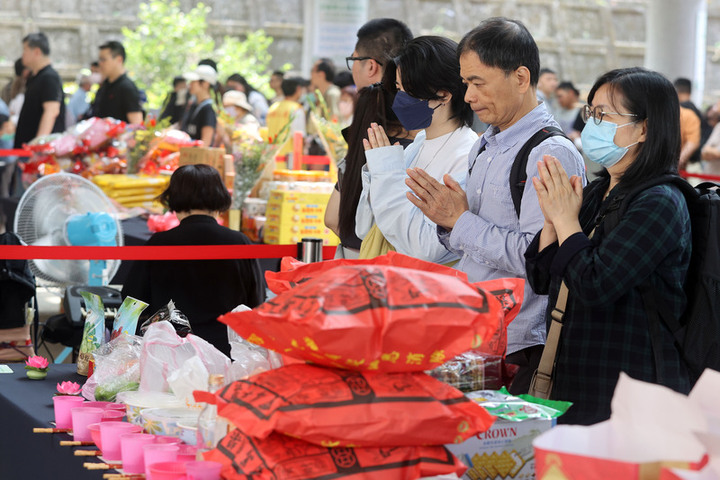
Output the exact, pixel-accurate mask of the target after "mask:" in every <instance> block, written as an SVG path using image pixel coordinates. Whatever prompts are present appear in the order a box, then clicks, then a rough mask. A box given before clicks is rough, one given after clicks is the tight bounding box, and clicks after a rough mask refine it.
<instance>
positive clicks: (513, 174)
mask: <svg viewBox="0 0 720 480" xmlns="http://www.w3.org/2000/svg"><path fill="white" fill-rule="evenodd" d="M555 136H563V137H565V138H567V137H566V136H565V134H564V133H563V131H562V130H560V129H559V128H557V127H552V126H548V127H543V128H541V129H540V130H538V131H537V132H535V134H533V136H532V137H530V139H529V140H528V141H527V142H525V145H523V146H522V148H520V151H519V152H518V154H517V155H516V156H515V161H513V164H512V168H511V169H510V196H511V197H512V201H513V206H515V213H516V214H517V216H518V218H520V203H521V202H522V197H523V192H525V183H526V182H527V162H528V157H529V156H530V152H531V151H532V149H533V148H535V147H537V146H538V145H540V144H541V143H542V142H544V141H545V140H547V139H548V138H550V137H555Z"/></svg>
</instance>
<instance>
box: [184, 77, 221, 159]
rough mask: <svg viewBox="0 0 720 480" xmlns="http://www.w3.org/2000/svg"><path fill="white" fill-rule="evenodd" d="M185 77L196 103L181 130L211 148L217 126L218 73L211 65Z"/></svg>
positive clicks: (189, 111) (191, 107)
mask: <svg viewBox="0 0 720 480" xmlns="http://www.w3.org/2000/svg"><path fill="white" fill-rule="evenodd" d="M183 76H184V77H185V79H186V80H187V81H188V82H189V90H190V94H191V95H193V96H194V97H195V103H194V104H193V105H191V106H190V108H189V110H188V112H187V114H186V115H185V118H184V119H183V121H182V127H181V129H182V130H183V131H184V132H187V133H188V134H189V135H190V138H192V139H193V140H201V141H202V142H203V145H204V146H206V147H211V146H212V145H213V138H214V137H215V128H216V126H217V115H216V114H215V108H214V107H213V95H214V94H215V89H216V85H217V72H216V71H215V69H214V68H212V67H211V66H209V65H198V67H197V68H196V69H195V70H194V71H192V72H188V73H186V74H185V75H183Z"/></svg>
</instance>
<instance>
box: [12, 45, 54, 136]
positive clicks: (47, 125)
mask: <svg viewBox="0 0 720 480" xmlns="http://www.w3.org/2000/svg"><path fill="white" fill-rule="evenodd" d="M22 45H23V52H22V62H23V65H25V66H26V67H27V68H29V69H30V71H31V72H32V76H31V77H30V78H29V79H28V82H27V87H26V90H25V101H24V102H23V106H22V110H20V117H19V118H18V123H17V128H16V129H15V148H22V146H23V144H25V143H28V142H29V141H30V140H32V139H33V138H35V137H39V136H41V135H49V134H51V133H56V132H62V131H64V130H65V94H64V93H63V89H62V81H61V80H60V76H59V75H58V73H57V72H56V71H55V69H54V68H53V67H52V65H51V62H50V57H49V55H50V42H49V41H48V38H47V37H46V36H45V34H44V33H42V32H38V33H31V34H29V35H27V36H26V37H25V38H23V42H22Z"/></svg>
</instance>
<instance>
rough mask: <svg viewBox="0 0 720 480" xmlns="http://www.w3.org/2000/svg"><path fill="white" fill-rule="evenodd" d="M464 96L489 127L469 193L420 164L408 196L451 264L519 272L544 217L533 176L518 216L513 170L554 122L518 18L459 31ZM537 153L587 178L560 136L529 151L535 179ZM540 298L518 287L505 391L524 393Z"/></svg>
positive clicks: (473, 273) (478, 275) (493, 272)
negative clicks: (512, 370) (513, 371)
mask: <svg viewBox="0 0 720 480" xmlns="http://www.w3.org/2000/svg"><path fill="white" fill-rule="evenodd" d="M458 55H459V57H460V75H461V76H462V78H463V82H464V83H465V84H466V85H467V93H466V94H465V101H466V102H468V103H469V104H470V106H471V107H472V109H473V111H474V112H475V114H476V115H477V116H478V118H479V119H480V120H481V121H482V122H485V123H487V124H489V125H490V127H489V128H488V129H487V131H486V132H485V133H484V134H483V135H482V137H480V139H478V141H477V142H476V143H475V145H474V146H473V149H472V150H471V151H470V155H469V158H468V162H469V163H468V168H469V175H468V179H467V185H466V188H467V192H466V191H463V189H462V188H461V187H460V185H459V184H458V183H457V182H455V181H454V180H453V178H452V177H450V176H448V175H446V176H445V178H444V179H443V180H444V182H445V184H444V185H443V184H441V183H439V182H437V181H436V180H434V179H433V178H432V177H430V176H429V175H427V174H426V173H425V172H423V171H422V170H420V169H412V170H409V171H408V175H409V177H410V178H408V179H407V184H408V186H409V187H410V188H411V189H412V191H413V193H414V194H415V195H412V194H411V193H409V192H408V194H407V195H408V198H409V199H410V201H411V202H413V203H414V204H415V205H417V206H418V207H419V208H420V209H421V210H422V211H423V213H425V215H426V216H427V217H428V218H429V219H430V220H432V221H433V222H435V223H436V224H437V225H438V237H439V239H440V242H442V244H443V245H445V247H446V248H447V249H448V250H450V251H451V252H455V253H457V254H458V255H460V257H461V259H460V261H459V263H458V264H457V265H456V268H458V269H459V270H462V271H464V272H466V273H467V274H468V277H469V279H470V281H481V280H489V279H493V278H503V277H521V278H526V277H527V275H526V270H525V257H524V253H525V250H526V249H527V247H528V245H529V244H530V242H531V241H532V239H533V237H534V236H535V234H536V233H537V232H538V231H540V229H541V228H542V226H543V223H544V221H545V218H544V216H543V214H542V211H541V210H540V205H539V203H538V200H537V195H536V193H535V190H534V188H533V184H532V182H530V181H527V182H526V183H525V187H524V191H523V196H522V202H521V204H520V213H519V215H518V214H517V213H516V211H515V208H514V205H513V200H512V197H511V193H510V169H511V167H512V164H513V161H514V160H515V157H516V156H517V154H518V152H519V151H520V149H521V148H522V147H523V145H524V144H525V142H527V141H528V140H529V139H530V137H532V136H533V135H534V134H535V133H536V132H538V131H539V130H541V129H543V128H545V127H550V126H552V127H558V128H559V126H558V124H557V122H555V120H553V118H552V115H551V114H550V112H549V111H548V109H547V107H546V105H545V104H543V103H538V100H537V97H536V87H537V82H538V77H539V71H540V56H539V52H538V48H537V44H536V43H535V40H534V39H533V37H532V35H531V34H530V32H529V31H528V30H527V28H525V26H524V25H523V24H522V23H521V22H519V21H516V20H510V19H507V18H491V19H488V20H485V21H484V22H482V23H481V24H480V26H478V27H477V28H475V29H473V30H472V31H470V32H469V33H468V34H466V35H465V37H464V38H463V40H462V41H461V42H460V45H459V46H458ZM543 155H552V156H553V157H556V158H558V159H559V160H560V162H561V163H562V165H563V167H564V168H565V171H566V172H567V173H568V175H578V176H580V177H582V178H583V179H584V178H585V167H584V163H583V160H582V157H581V156H580V154H579V153H578V151H577V149H576V148H575V146H574V145H573V144H572V142H570V140H568V139H567V138H565V137H562V136H554V137H550V138H548V139H546V140H545V141H543V142H542V143H540V144H539V145H538V146H537V147H535V148H534V149H532V150H531V151H530V155H529V157H528V162H527V168H526V173H527V178H528V179H530V178H532V177H534V176H536V175H537V162H538V161H540V160H541V159H542V158H543ZM546 306H547V297H546V296H540V295H536V294H535V293H534V292H533V291H532V289H531V288H530V285H529V284H528V283H526V284H525V299H524V301H523V305H522V309H521V311H520V313H519V314H518V316H517V317H516V319H515V320H514V321H513V322H512V323H511V324H510V325H509V326H508V348H507V361H508V363H512V364H515V365H518V366H519V367H520V370H519V371H518V374H517V376H516V377H515V380H514V381H513V384H512V386H511V389H510V390H511V392H512V393H516V394H519V393H527V391H528V388H529V385H530V380H531V378H532V374H533V372H534V371H535V369H536V368H537V365H538V363H539V361H540V355H541V354H542V348H543V345H544V343H545V309H546Z"/></svg>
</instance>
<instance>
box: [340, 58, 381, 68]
mask: <svg viewBox="0 0 720 480" xmlns="http://www.w3.org/2000/svg"><path fill="white" fill-rule="evenodd" d="M362 60H375V59H374V58H373V57H345V65H347V68H348V70H352V65H353V64H352V62H355V61H358V62H359V61H362ZM375 61H376V62H377V64H378V65H380V66H381V67H382V63H380V62H378V61H377V60H375Z"/></svg>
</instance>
